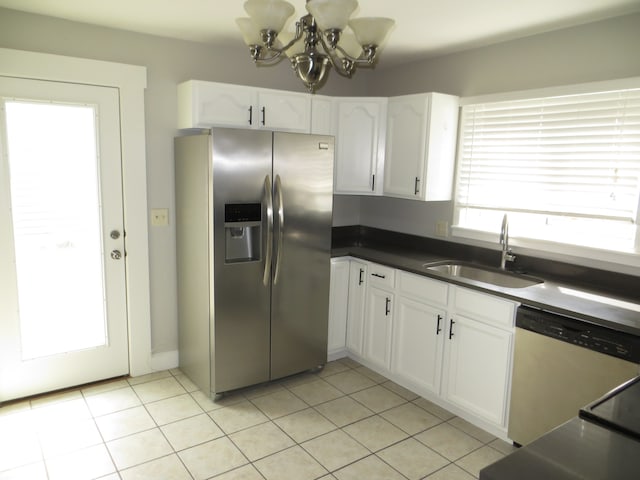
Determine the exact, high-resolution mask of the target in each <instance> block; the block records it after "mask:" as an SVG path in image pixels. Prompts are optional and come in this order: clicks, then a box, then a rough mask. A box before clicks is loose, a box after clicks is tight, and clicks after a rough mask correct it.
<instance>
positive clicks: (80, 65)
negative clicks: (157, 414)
mask: <svg viewBox="0 0 640 480" xmlns="http://www.w3.org/2000/svg"><path fill="white" fill-rule="evenodd" d="M0 75H4V76H9V77H20V78H31V79H39V80H50V81H60V82H72V83H84V84H88V85H101V86H109V87H116V88H118V89H119V91H120V116H121V118H120V120H121V126H122V131H121V135H122V138H121V142H122V143H121V147H122V178H123V189H124V222H125V231H126V233H127V257H126V262H127V263H126V266H127V310H128V322H129V373H130V374H131V375H132V376H138V375H144V374H146V373H150V372H151V371H152V370H153V368H152V358H151V306H150V287H149V238H148V226H147V166H146V151H145V134H144V131H145V124H144V89H145V88H146V86H147V70H146V68H145V67H141V66H136V65H125V64H121V63H112V62H104V61H99V60H88V59H83V58H73V57H66V56H62V55H52V54H47V53H36V52H27V51H22V50H11V49H6V48H0Z"/></svg>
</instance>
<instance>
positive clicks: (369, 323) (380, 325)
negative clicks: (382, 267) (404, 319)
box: [363, 286, 394, 370]
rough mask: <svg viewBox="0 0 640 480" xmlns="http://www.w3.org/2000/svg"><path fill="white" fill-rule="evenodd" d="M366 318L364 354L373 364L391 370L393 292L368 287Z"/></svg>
mask: <svg viewBox="0 0 640 480" xmlns="http://www.w3.org/2000/svg"><path fill="white" fill-rule="evenodd" d="M366 297H367V305H366V313H365V320H364V351H363V356H364V358H366V359H367V360H368V361H369V362H370V363H371V364H372V365H373V366H376V367H379V368H382V369H384V370H389V367H390V361H391V326H392V322H393V310H392V308H393V304H394V301H393V293H391V292H389V291H387V290H382V289H381V288H378V287H374V286H370V287H369V288H368V289H367V294H366Z"/></svg>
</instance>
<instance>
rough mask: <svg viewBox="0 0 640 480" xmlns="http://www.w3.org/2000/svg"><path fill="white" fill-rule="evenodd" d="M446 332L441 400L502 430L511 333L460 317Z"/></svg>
mask: <svg viewBox="0 0 640 480" xmlns="http://www.w3.org/2000/svg"><path fill="white" fill-rule="evenodd" d="M448 328H449V329H450V330H449V332H448V334H447V337H449V336H451V339H447V341H446V347H445V351H446V352H445V364H446V374H445V375H446V378H445V382H444V384H445V385H444V397H445V398H446V399H447V400H448V401H450V402H451V403H453V404H455V405H457V406H459V407H460V408H463V409H465V410H467V411H469V412H471V413H473V414H475V415H477V416H479V417H481V418H483V419H484V420H487V421H489V422H491V423H493V424H495V425H498V426H506V423H505V422H506V411H507V400H508V393H509V392H508V387H509V383H510V382H509V380H510V373H511V346H512V343H513V332H510V331H508V330H503V329H500V328H496V327H493V326H491V325H486V324H484V323H482V322H479V321H477V320H473V319H471V318H467V317H464V316H461V315H457V316H455V320H453V321H450V322H449V325H448Z"/></svg>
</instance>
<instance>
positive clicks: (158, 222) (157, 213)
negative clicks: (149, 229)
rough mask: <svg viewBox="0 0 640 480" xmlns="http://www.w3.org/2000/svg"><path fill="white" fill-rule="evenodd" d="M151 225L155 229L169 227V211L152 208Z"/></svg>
mask: <svg viewBox="0 0 640 480" xmlns="http://www.w3.org/2000/svg"><path fill="white" fill-rule="evenodd" d="M151 225H153V226H154V227H166V226H167V225H169V209H168V208H152V209H151Z"/></svg>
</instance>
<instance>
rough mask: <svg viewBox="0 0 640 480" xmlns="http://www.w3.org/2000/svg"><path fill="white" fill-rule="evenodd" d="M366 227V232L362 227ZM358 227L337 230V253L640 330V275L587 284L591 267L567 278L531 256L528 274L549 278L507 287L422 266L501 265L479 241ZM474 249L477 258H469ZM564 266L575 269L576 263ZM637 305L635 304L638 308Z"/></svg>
mask: <svg viewBox="0 0 640 480" xmlns="http://www.w3.org/2000/svg"><path fill="white" fill-rule="evenodd" d="M363 231H364V234H363V233H362V232H363ZM354 232H355V230H352V231H349V232H348V233H349V234H350V235H345V234H344V232H343V233H342V234H339V235H334V248H333V249H332V256H333V257H341V256H353V257H357V258H361V259H363V260H369V261H372V262H375V263H379V264H382V265H387V266H390V267H394V268H398V269H401V270H406V271H408V272H412V273H417V274H419V275H424V276H426V277H431V278H434V279H438V280H443V281H447V282H449V283H453V284H456V285H461V286H464V287H467V288H471V289H475V290H480V291H484V292H487V293H490V294H493V295H498V296H500V297H504V298H507V299H510V300H514V301H516V302H520V303H523V304H526V305H530V306H533V307H538V308H541V309H545V310H548V311H551V312H556V313H560V314H564V315H569V316H572V317H575V318H578V319H580V320H583V321H586V322H590V323H594V324H597V325H602V326H606V327H609V328H612V329H615V330H618V331H621V332H627V333H630V334H633V335H640V298H637V299H634V298H630V296H629V291H631V292H635V294H636V295H637V294H639V293H640V290H639V289H638V285H640V279H638V278H637V277H629V276H624V275H617V274H609V273H607V272H604V273H601V271H596V272H594V273H593V274H592V275H591V277H593V278H595V279H596V281H595V282H594V285H593V286H588V285H587V281H588V277H589V273H590V272H586V273H585V274H583V275H582V276H581V277H578V276H577V275H574V277H575V281H574V282H572V279H573V278H572V277H571V276H570V275H565V277H567V278H562V277H563V275H562V272H560V273H558V272H559V270H558V269H559V266H558V264H557V262H556V263H555V264H554V268H555V270H554V271H551V272H544V271H541V269H539V270H538V271H535V270H534V269H533V268H532V267H531V266H532V265H533V266H535V263H534V262H533V261H531V259H526V260H527V266H528V267H529V268H527V274H529V275H533V276H535V277H538V278H541V279H543V280H544V283H541V284H537V285H533V286H530V287H525V288H506V287H500V286H494V285H491V284H487V283H483V282H479V281H473V280H467V279H462V278H459V277H451V276H449V275H446V274H442V273H438V272H434V271H430V270H428V269H426V268H425V267H424V266H423V265H424V264H425V263H433V262H438V261H442V260H460V261H466V262H469V261H470V262H473V263H478V264H481V265H486V266H497V265H498V263H497V261H499V252H486V251H481V250H482V249H478V248H477V247H470V248H469V249H468V250H471V252H470V253H469V252H468V251H467V250H466V249H465V250H463V249H462V247H460V246H459V245H458V246H456V247H455V248H453V249H450V250H448V249H447V246H446V245H445V246H443V245H442V243H443V242H440V241H431V240H425V241H424V242H422V243H421V242H420V240H416V238H415V237H412V236H407V235H403V234H397V235H394V234H393V233H391V232H386V231H377V230H376V229H368V228H366V227H364V230H363V227H358V230H357V232H356V234H355V235H354ZM380 232H382V233H380ZM336 237H338V238H336ZM363 237H364V238H363ZM378 239H379V240H378ZM431 247H433V248H431ZM496 253H497V256H496ZM469 255H471V256H472V258H469ZM494 257H496V258H494ZM523 263H524V261H523ZM565 270H566V271H570V272H571V273H573V272H572V271H571V266H569V268H567V269H565ZM574 270H575V268H574ZM585 277H587V280H585ZM619 277H622V278H619ZM602 282H605V283H606V285H607V286H609V287H611V286H613V288H615V289H616V291H621V292H624V293H625V294H626V295H625V296H621V295H616V294H614V293H612V292H610V291H606V289H604V288H602V289H600V288H598V286H599V285H598V284H599V283H602ZM617 283H619V285H617ZM603 290H604V291H603ZM585 297H586V298H585ZM634 300H635V302H634ZM619 302H621V303H619ZM632 308H636V310H633V309H632Z"/></svg>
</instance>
